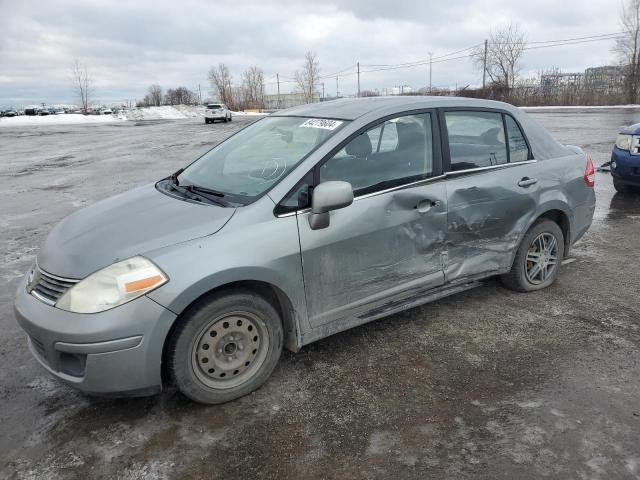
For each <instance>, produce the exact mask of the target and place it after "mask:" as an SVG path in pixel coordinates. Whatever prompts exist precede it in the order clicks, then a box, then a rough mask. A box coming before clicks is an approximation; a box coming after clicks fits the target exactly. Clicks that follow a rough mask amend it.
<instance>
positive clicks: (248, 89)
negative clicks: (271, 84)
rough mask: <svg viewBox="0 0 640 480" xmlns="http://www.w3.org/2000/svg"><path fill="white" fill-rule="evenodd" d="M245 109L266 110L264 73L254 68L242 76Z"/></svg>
mask: <svg viewBox="0 0 640 480" xmlns="http://www.w3.org/2000/svg"><path fill="white" fill-rule="evenodd" d="M242 90H243V93H244V95H243V96H244V104H245V108H264V73H263V71H262V69H261V68H259V67H256V66H253V67H250V68H249V69H248V70H245V71H244V73H243V74H242Z"/></svg>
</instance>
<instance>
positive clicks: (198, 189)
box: [184, 185, 224, 197]
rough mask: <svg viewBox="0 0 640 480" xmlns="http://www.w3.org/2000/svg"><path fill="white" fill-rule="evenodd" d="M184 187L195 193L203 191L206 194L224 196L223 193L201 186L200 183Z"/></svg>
mask: <svg viewBox="0 0 640 480" xmlns="http://www.w3.org/2000/svg"><path fill="white" fill-rule="evenodd" d="M184 188H186V189H187V190H189V191H190V192H194V193H195V192H197V193H205V194H208V195H213V196H215V197H224V193H222V192H219V191H218V190H213V189H211V188H207V187H201V186H200V185H184Z"/></svg>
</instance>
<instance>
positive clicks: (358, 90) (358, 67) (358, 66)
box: [358, 62, 360, 97]
mask: <svg viewBox="0 0 640 480" xmlns="http://www.w3.org/2000/svg"><path fill="white" fill-rule="evenodd" d="M359 96H360V62H358V97H359Z"/></svg>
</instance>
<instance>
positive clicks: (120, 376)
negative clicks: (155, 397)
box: [14, 280, 175, 395]
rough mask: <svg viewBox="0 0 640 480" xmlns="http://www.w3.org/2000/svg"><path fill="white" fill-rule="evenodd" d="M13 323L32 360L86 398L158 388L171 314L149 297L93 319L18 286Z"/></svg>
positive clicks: (21, 285) (97, 315) (130, 393)
mask: <svg viewBox="0 0 640 480" xmlns="http://www.w3.org/2000/svg"><path fill="white" fill-rule="evenodd" d="M14 311H15V316H16V320H17V321H18V324H19V325H20V326H21V327H22V329H23V330H24V331H25V332H26V333H27V335H28V340H27V341H28V345H29V349H30V350H31V352H32V354H33V356H34V357H35V358H36V360H37V361H38V362H39V363H40V364H41V365H42V366H43V367H44V368H45V369H46V370H47V371H49V372H50V373H51V374H52V375H54V376H55V377H57V378H58V379H60V380H62V381H63V382H65V383H67V384H69V385H71V386H73V387H75V388H77V389H79V390H82V391H85V392H87V393H93V394H123V395H146V394H152V393H157V392H159V391H160V390H161V389H162V379H161V362H162V349H163V346H164V340H165V338H166V335H167V333H168V332H169V329H170V328H171V325H172V323H173V321H174V320H175V314H173V313H172V312H170V311H169V310H167V309H165V308H164V307H162V306H160V305H158V304H157V303H156V302H154V301H153V300H151V299H149V298H147V297H140V298H138V299H136V300H133V301H131V302H129V303H126V304H124V305H121V306H119V307H116V308H113V309H111V310H107V311H106V312H101V313H96V314H77V313H70V312H65V311H64V310H60V309H58V308H54V307H51V306H49V305H46V304H45V303H43V302H41V301H39V300H38V299H36V298H35V297H33V296H32V295H29V294H28V293H27V291H26V288H25V281H24V280H23V281H21V282H20V285H19V287H18V292H17V294H16V297H15V302H14Z"/></svg>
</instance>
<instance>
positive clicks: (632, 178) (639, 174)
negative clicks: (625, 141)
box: [611, 147, 640, 186]
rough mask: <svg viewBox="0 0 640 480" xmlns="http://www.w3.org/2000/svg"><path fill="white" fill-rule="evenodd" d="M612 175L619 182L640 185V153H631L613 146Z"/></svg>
mask: <svg viewBox="0 0 640 480" xmlns="http://www.w3.org/2000/svg"><path fill="white" fill-rule="evenodd" d="M614 164H615V167H614ZM611 176H612V177H613V178H614V179H615V180H616V181H617V182H620V183H625V184H628V185H636V186H640V155H631V154H630V153H629V152H628V151H626V150H620V149H619V148H618V147H613V152H612V153H611Z"/></svg>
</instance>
